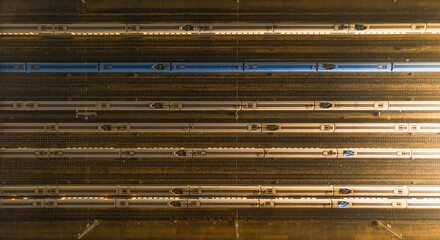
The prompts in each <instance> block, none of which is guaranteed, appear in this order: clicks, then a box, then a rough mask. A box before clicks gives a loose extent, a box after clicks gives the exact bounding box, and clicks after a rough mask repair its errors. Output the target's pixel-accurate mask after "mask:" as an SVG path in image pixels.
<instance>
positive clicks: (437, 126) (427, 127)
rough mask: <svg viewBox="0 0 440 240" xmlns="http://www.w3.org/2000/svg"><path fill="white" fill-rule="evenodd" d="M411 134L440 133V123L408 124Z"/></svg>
mask: <svg viewBox="0 0 440 240" xmlns="http://www.w3.org/2000/svg"><path fill="white" fill-rule="evenodd" d="M409 132H411V133H440V123H410V124H409Z"/></svg>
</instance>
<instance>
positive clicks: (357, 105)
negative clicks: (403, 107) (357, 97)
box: [314, 101, 389, 111]
mask: <svg viewBox="0 0 440 240" xmlns="http://www.w3.org/2000/svg"><path fill="white" fill-rule="evenodd" d="M388 105H389V104H388V102H387V101H315V102H314V106H315V110H318V111H385V110H388V109H389V107H388Z"/></svg>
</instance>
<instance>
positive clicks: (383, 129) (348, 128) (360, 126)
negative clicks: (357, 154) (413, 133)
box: [335, 123, 409, 133]
mask: <svg viewBox="0 0 440 240" xmlns="http://www.w3.org/2000/svg"><path fill="white" fill-rule="evenodd" d="M335 132H348V133H349V132H352V133H358V132H380V133H393V132H394V133H405V132H409V124H407V123H335Z"/></svg>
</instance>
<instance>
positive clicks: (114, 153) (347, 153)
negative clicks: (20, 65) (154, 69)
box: [0, 147, 440, 159]
mask: <svg viewBox="0 0 440 240" xmlns="http://www.w3.org/2000/svg"><path fill="white" fill-rule="evenodd" d="M0 158H183V159H188V158H264V159H278V158H315V159H316V158H317V159H321V158H339V159H349V158H365V159H437V158H440V148H413V149H408V148H209V147H208V148H181V147H170V148H142V147H139V148H106V147H95V148H0Z"/></svg>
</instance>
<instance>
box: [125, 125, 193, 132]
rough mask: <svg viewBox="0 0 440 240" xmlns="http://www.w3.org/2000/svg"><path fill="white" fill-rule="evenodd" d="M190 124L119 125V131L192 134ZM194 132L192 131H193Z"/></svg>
mask: <svg viewBox="0 0 440 240" xmlns="http://www.w3.org/2000/svg"><path fill="white" fill-rule="evenodd" d="M190 129H191V126H190V124H189V123H118V131H126V132H182V133H183V132H190ZM191 130H192V129H191Z"/></svg>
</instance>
